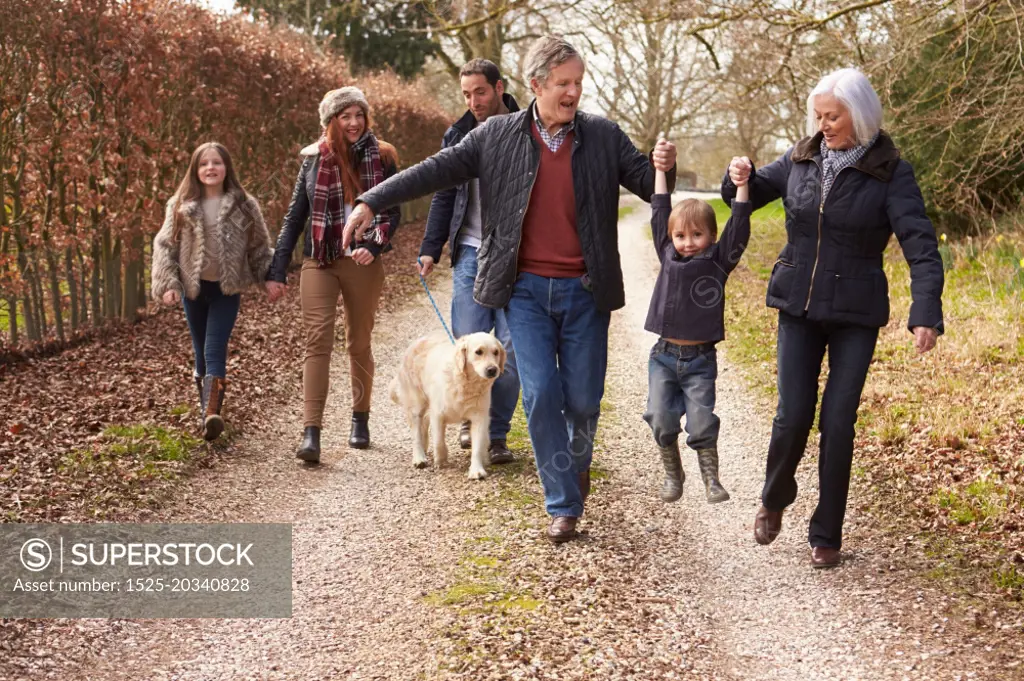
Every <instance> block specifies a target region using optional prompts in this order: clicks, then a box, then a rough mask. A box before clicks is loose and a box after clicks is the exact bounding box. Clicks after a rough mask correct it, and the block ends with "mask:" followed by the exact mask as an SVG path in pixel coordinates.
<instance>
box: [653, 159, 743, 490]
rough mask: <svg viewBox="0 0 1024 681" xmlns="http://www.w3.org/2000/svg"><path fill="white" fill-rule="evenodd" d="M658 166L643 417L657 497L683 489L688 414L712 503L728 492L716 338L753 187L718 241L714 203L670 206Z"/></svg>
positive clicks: (722, 334) (689, 435)
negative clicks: (661, 473)
mask: <svg viewBox="0 0 1024 681" xmlns="http://www.w3.org/2000/svg"><path fill="white" fill-rule="evenodd" d="M659 144H661V143H660V142H659ZM655 170H656V175H655V180H654V182H655V184H654V192H655V193H654V196H653V197H652V198H651V232H652V234H653V237H654V246H655V248H656V249H657V251H658V258H659V259H660V260H661V271H660V272H659V273H658V281H657V283H656V284H655V285H654V294H653V296H652V297H651V306H650V310H649V311H648V313H647V322H646V324H645V325H644V328H645V329H647V330H648V331H651V332H652V333H656V334H658V335H659V336H660V337H659V338H658V342H657V343H655V344H654V347H653V348H652V349H651V358H650V361H649V362H648V368H647V370H648V385H649V392H648V397H647V412H646V413H645V414H644V420H645V421H647V423H648V424H650V426H651V430H653V431H654V440H655V442H656V443H657V445H658V450H659V451H660V452H661V461H662V463H663V464H664V465H665V482H664V484H663V485H662V488H661V499H662V500H663V501H666V502H672V501H676V500H677V499H679V497H681V496H682V494H683V480H684V479H685V477H686V476H685V475H684V473H683V465H682V461H681V460H680V457H679V442H678V438H679V433H680V427H679V423H680V420H681V419H682V417H683V414H686V433H687V438H686V444H687V445H688V446H689V447H690V448H691V449H693V450H695V451H696V452H697V462H698V465H699V466H700V474H701V477H702V478H703V479H704V489H705V492H706V495H707V500H708V503H712V504H715V503H719V502H722V501H726V500H728V499H729V493H728V492H727V491H726V490H725V488H724V487H722V484H721V483H720V482H719V480H718V427H719V420H718V417H717V416H716V415H715V379H716V378H717V376H718V361H717V358H716V354H715V344H716V343H717V342H718V341H720V340H723V339H724V338H725V282H726V279H728V277H729V273H730V272H732V270H733V268H735V267H736V264H737V263H738V262H739V259H740V256H741V255H742V254H743V250H744V249H745V248H746V247H747V241H748V240H749V238H750V212H751V209H750V202H749V201H750V198H749V195H750V188H749V187H748V186H747V182H745V181H744V182H743V184H742V185H741V186H739V185H738V186H739V189H738V191H737V195H736V199H735V200H734V201H733V204H732V217H730V218H729V222H728V224H726V226H725V229H724V230H723V231H722V238H721V240H719V241H717V242H716V241H715V237H716V234H717V232H718V225H717V223H716V220H715V209H714V208H712V207H711V205H710V204H708V203H706V202H704V201H699V200H697V199H686V200H684V201H682V202H681V203H679V205H677V206H676V207H675V208H674V209H673V208H672V201H671V196H670V195H669V194H668V184H667V182H666V180H665V172H664V171H663V170H660V169H657V168H656V169H655ZM737 184H738V183H737Z"/></svg>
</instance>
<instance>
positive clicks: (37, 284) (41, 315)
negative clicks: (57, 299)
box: [30, 253, 50, 340]
mask: <svg viewBox="0 0 1024 681" xmlns="http://www.w3.org/2000/svg"><path fill="white" fill-rule="evenodd" d="M30 281H31V282H32V302H33V303H35V307H36V326H37V327H38V328H39V333H40V340H42V338H41V337H42V336H45V335H46V334H48V333H49V332H50V325H49V322H48V321H47V319H46V296H45V294H44V293H43V277H42V274H41V273H40V271H39V257H38V256H37V255H36V254H35V253H32V278H31V279H30Z"/></svg>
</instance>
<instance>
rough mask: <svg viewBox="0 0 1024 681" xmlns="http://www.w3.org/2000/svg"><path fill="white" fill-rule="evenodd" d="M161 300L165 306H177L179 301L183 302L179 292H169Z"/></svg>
mask: <svg viewBox="0 0 1024 681" xmlns="http://www.w3.org/2000/svg"><path fill="white" fill-rule="evenodd" d="M160 300H161V301H162V302H163V304H164V305H177V304H178V301H179V300H181V296H179V295H178V292H177V291H167V292H166V293H164V295H163V298H161V299H160Z"/></svg>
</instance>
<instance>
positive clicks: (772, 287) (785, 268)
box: [768, 258, 796, 300]
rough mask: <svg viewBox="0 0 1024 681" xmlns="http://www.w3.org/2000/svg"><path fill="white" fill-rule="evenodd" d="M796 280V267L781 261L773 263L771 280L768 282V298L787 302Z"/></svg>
mask: <svg viewBox="0 0 1024 681" xmlns="http://www.w3.org/2000/svg"><path fill="white" fill-rule="evenodd" d="M795 279H796V265H794V264H793V263H791V262H787V261H785V260H783V259H781V258H780V259H778V260H776V261H775V267H773V268H772V275H771V278H770V279H769V280H768V297H769V298H778V299H780V300H788V299H789V293H790V291H792V290H793V281H794V280H795Z"/></svg>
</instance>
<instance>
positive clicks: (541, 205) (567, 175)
mask: <svg viewBox="0 0 1024 681" xmlns="http://www.w3.org/2000/svg"><path fill="white" fill-rule="evenodd" d="M530 130H531V132H532V133H533V139H534V140H535V141H536V142H537V145H538V146H539V147H540V167H539V168H538V169H537V179H536V181H535V182H534V184H533V191H531V192H530V204H529V206H528V207H527V208H526V215H525V217H524V218H523V233H522V240H521V241H520V244H519V271H520V272H529V273H530V274H536V275H539V276H541V277H552V278H566V277H581V276H583V274H584V273H585V272H586V271H587V268H586V265H585V264H584V263H583V250H582V248H581V247H580V237H579V234H578V233H577V232H576V192H575V191H574V190H573V186H572V148H573V133H572V132H570V133H569V135H568V136H567V137H566V138H565V141H563V142H562V146H560V147H559V148H558V151H557V152H552V151H551V150H550V149H548V145H547V144H545V143H544V140H543V139H541V136H540V132H538V130H537V124H536V123H534V124H533V125H532V126H530Z"/></svg>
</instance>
